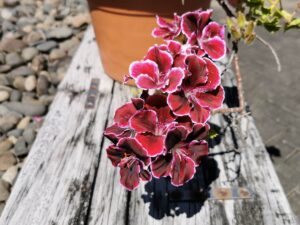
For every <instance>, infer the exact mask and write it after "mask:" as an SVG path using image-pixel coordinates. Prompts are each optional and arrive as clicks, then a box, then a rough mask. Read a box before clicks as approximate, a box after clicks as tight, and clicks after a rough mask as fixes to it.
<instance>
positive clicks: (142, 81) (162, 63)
mask: <svg viewBox="0 0 300 225" xmlns="http://www.w3.org/2000/svg"><path fill="white" fill-rule="evenodd" d="M172 64H173V57H172V55H171V54H170V53H169V52H167V51H164V50H161V49H160V48H159V47H158V46H153V47H151V48H150V49H149V51H148V53H147V55H146V57H145V60H142V61H136V62H133V63H132V64H131V65H130V69H129V75H130V77H131V78H133V79H134V80H135V81H136V85H137V86H138V87H139V88H142V89H145V90H148V89H163V90H164V91H165V92H174V91H176V90H177V87H178V86H179V85H180V84H181V82H182V79H183V78H184V71H183V70H182V69H181V68H177V67H174V68H172Z"/></svg>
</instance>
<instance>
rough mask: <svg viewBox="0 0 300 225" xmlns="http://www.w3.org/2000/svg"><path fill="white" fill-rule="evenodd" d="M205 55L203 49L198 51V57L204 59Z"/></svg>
mask: <svg viewBox="0 0 300 225" xmlns="http://www.w3.org/2000/svg"><path fill="white" fill-rule="evenodd" d="M204 55H205V51H204V50H203V49H198V51H197V56H199V57H203V56H204Z"/></svg>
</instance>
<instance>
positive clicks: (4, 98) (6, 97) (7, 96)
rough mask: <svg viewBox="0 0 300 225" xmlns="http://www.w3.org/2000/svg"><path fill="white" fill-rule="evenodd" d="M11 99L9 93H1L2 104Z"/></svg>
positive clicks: (0, 100)
mask: <svg viewBox="0 0 300 225" xmlns="http://www.w3.org/2000/svg"><path fill="white" fill-rule="evenodd" d="M7 99H9V92H7V91H0V102H4V101H6V100H7Z"/></svg>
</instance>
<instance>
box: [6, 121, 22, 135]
mask: <svg viewBox="0 0 300 225" xmlns="http://www.w3.org/2000/svg"><path fill="white" fill-rule="evenodd" d="M19 123H20V122H19ZM22 134H23V130H21V129H13V130H11V131H9V132H8V133H7V135H8V136H9V137H16V138H18V137H20V136H21V135H22Z"/></svg>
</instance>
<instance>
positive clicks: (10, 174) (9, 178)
mask: <svg viewBox="0 0 300 225" xmlns="http://www.w3.org/2000/svg"><path fill="white" fill-rule="evenodd" d="M18 171H19V166H17V165H16V166H11V167H9V168H8V170H6V172H5V173H4V174H3V176H2V180H4V181H5V182H7V183H9V184H11V185H13V184H14V183H15V180H16V178H17V175H18Z"/></svg>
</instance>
